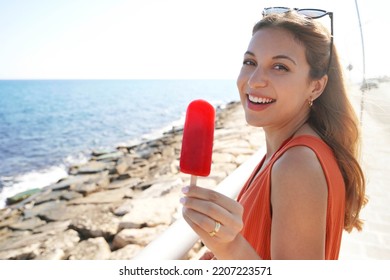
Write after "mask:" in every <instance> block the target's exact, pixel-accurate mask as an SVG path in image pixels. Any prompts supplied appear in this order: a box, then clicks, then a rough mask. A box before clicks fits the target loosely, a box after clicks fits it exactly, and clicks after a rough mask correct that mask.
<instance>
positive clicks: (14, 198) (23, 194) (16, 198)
mask: <svg viewBox="0 0 390 280" xmlns="http://www.w3.org/2000/svg"><path fill="white" fill-rule="evenodd" d="M39 192H41V189H37V188H35V189H31V190H27V191H24V192H21V193H18V194H15V195H14V196H11V197H8V198H7V200H6V204H7V205H11V204H15V203H17V202H20V201H22V200H24V199H26V198H28V197H29V196H31V195H33V194H36V193H39Z"/></svg>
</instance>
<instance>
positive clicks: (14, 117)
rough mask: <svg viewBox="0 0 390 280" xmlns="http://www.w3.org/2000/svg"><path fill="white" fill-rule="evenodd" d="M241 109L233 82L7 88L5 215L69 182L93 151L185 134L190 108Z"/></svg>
mask: <svg viewBox="0 0 390 280" xmlns="http://www.w3.org/2000/svg"><path fill="white" fill-rule="evenodd" d="M195 99H204V100H207V101H208V102H210V103H211V104H213V105H214V106H215V107H217V106H223V105H225V104H227V103H229V102H232V101H238V100H239V95H238V91H237V88H236V84H235V81H234V80H0V108H1V109H0V159H1V160H0V208H2V207H4V205H5V200H6V198H7V197H10V196H12V195H14V194H16V193H19V192H21V191H25V190H28V189H33V188H42V187H45V186H47V185H50V184H51V183H54V182H56V181H58V180H59V179H61V178H63V177H66V176H67V170H68V168H69V167H70V166H72V165H74V164H78V163H82V162H85V161H87V160H88V159H89V157H90V154H91V152H92V151H94V150H115V149H116V147H118V146H119V145H131V144H135V143H139V142H142V141H145V140H147V139H153V138H157V137H158V136H161V135H162V133H163V132H165V131H167V130H169V129H171V128H172V127H173V126H182V125H183V123H184V117H185V111H186V109H187V106H188V104H189V103H190V102H191V101H192V100H195Z"/></svg>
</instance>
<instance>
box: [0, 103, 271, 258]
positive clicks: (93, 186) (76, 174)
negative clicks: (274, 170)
mask: <svg viewBox="0 0 390 280" xmlns="http://www.w3.org/2000/svg"><path fill="white" fill-rule="evenodd" d="M261 134H262V131H261V129H256V128H253V127H249V126H248V125H247V124H246V123H245V118H244V114H243V110H242V107H241V105H240V103H239V102H233V103H230V104H228V105H227V106H226V108H223V109H218V110H217V118H216V131H215V139H214V146H213V164H212V170H211V174H210V176H209V177H207V178H200V179H199V181H198V185H200V186H204V187H210V188H212V187H215V186H216V185H217V184H218V183H219V182H220V181H222V180H223V179H224V178H225V177H226V176H228V175H229V174H230V173H231V172H233V171H234V170H235V169H236V168H237V167H238V166H239V165H240V164H242V163H243V162H244V161H245V160H246V159H248V158H249V157H250V156H251V155H252V154H253V153H254V152H255V151H257V150H258V149H259V148H260V147H261V146H262V145H264V137H263V136H262V135H261ZM181 140H182V128H172V130H171V131H169V132H167V133H165V134H164V135H163V136H162V137H160V138H158V139H154V140H150V141H147V142H144V143H141V144H139V145H135V146H121V147H117V148H116V149H115V150H114V151H100V152H99V151H96V152H94V153H93V154H92V155H91V159H90V160H89V161H88V162H87V163H85V164H83V165H80V166H72V167H71V168H70V169H69V175H68V177H67V178H64V179H62V180H60V181H59V182H57V183H55V184H52V185H50V186H47V187H45V188H43V189H39V190H34V191H31V192H30V193H29V194H28V195H29V196H28V197H22V196H20V197H16V198H15V200H18V199H20V200H21V201H12V200H9V202H10V203H13V204H11V205H8V206H6V207H5V208H3V209H0V259H2V260H5V259H52V260H63V259H69V260H79V259H88V260H94V259H99V260H106V259H111V260H122V259H132V258H133V257H134V256H135V255H136V254H137V253H138V252H140V250H142V248H143V247H145V246H146V245H147V244H148V243H149V242H151V241H152V240H153V239H155V238H156V237H157V236H158V234H160V233H161V232H163V231H164V230H165V229H166V228H167V227H168V226H169V225H170V224H172V223H173V222H174V221H175V220H176V219H178V218H179V217H181V213H180V210H179V209H180V203H179V198H180V197H181V188H182V187H183V186H185V185H188V183H189V175H187V174H182V173H180V171H179V157H180V149H181ZM200 247H201V245H200V243H199V244H196V245H195V246H194V248H193V249H192V250H191V251H190V252H189V253H188V256H187V257H186V258H187V259H191V258H193V257H195V256H196V254H197V252H198V251H199V249H200Z"/></svg>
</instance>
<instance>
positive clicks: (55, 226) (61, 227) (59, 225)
mask: <svg viewBox="0 0 390 280" xmlns="http://www.w3.org/2000/svg"><path fill="white" fill-rule="evenodd" d="M69 225H70V220H67V221H59V222H51V223H45V224H43V225H41V226H38V227H35V228H33V229H32V231H33V233H44V232H46V233H56V232H61V231H66V230H67V229H68V228H69Z"/></svg>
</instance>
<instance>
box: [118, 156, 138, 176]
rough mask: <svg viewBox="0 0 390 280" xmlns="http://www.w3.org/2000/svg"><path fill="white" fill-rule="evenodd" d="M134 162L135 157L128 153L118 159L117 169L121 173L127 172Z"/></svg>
mask: <svg viewBox="0 0 390 280" xmlns="http://www.w3.org/2000/svg"><path fill="white" fill-rule="evenodd" d="M133 162H134V158H133V157H132V156H131V155H127V156H124V157H121V158H120V159H118V161H117V163H116V166H115V170H116V173H118V174H119V175H121V174H124V173H126V171H127V170H128V169H129V168H130V167H131V165H132V164H133Z"/></svg>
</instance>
